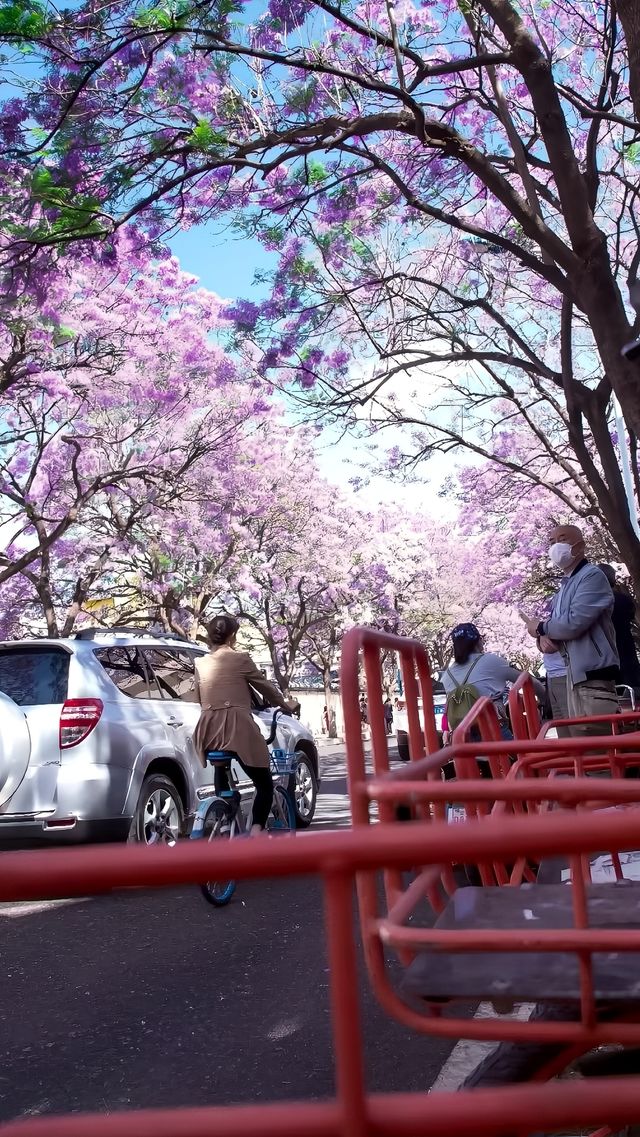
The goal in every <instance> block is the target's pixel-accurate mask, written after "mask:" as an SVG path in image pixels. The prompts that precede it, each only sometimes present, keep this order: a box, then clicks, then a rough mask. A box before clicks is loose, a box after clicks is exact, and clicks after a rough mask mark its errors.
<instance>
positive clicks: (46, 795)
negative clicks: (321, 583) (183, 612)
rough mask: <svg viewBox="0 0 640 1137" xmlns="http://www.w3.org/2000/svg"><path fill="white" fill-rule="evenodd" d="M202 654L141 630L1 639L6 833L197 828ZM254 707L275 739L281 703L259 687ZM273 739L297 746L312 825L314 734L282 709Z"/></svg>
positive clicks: (202, 773) (299, 798) (301, 810)
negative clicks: (197, 680) (275, 705)
mask: <svg viewBox="0 0 640 1137" xmlns="http://www.w3.org/2000/svg"><path fill="white" fill-rule="evenodd" d="M203 653H204V649H203V648H200V647H198V646H197V645H195V644H190V643H187V642H185V641H184V640H178V639H177V638H172V637H165V636H156V635H153V634H152V633H149V632H144V631H140V632H136V631H134V630H131V629H122V630H115V629H109V630H108V631H102V630H97V629H86V630H83V631H81V632H78V633H77V634H76V635H75V637H73V638H71V639H47V640H45V639H41V640H19V641H11V642H5V643H0V843H7V842H20V843H23V842H26V843H31V842H33V841H42V840H48V841H52V842H53V841H61V840H65V841H72V842H77V841H88V840H97V841H111V840H127V839H129V840H137V841H143V842H146V843H148V844H155V843H157V842H158V841H165V842H169V843H172V842H173V841H175V840H176V838H177V837H178V836H180V835H181V834H183V833H186V832H188V831H189V828H190V824H191V820H192V818H193V816H194V813H195V810H196V807H197V803H198V800H199V798H200V797H201V796H203V795H204V794H206V793H207V792H209V793H210V792H211V790H210V786H211V782H212V780H213V778H212V773H211V771H210V770H204V769H203V767H202V765H201V763H200V762H199V760H198V758H197V755H196V753H195V749H194V746H193V741H192V738H193V732H194V729H195V725H196V723H197V721H198V717H199V714H200V707H199V704H198V703H197V702H196V701H195V690H194V661H195V659H196V657H197V656H198V655H199V654H203ZM254 716H255V718H256V721H257V723H258V725H259V726H260V729H261V731H262V733H263V734H264V736H265V737H268V736H269V733H270V730H271V726H272V720H273V712H272V711H270V710H269V708H268V707H266V706H265V705H264V703H262V702H261V701H260V698H259V696H258V695H257V694H256V695H255V700H254ZM273 746H274V747H278V748H279V749H282V750H286V751H290V752H295V753H296V755H297V758H298V766H297V773H296V774H295V775H292V777H291V784H290V787H289V788H290V789H291V790H292V792H293V795H294V798H295V803H296V815H297V822H298V825H299V826H300V827H306V826H307V825H309V824H310V823H311V821H312V819H313V815H314V812H315V805H316V794H317V790H318V786H319V782H320V770H319V766H318V752H317V749H316V746H315V743H314V740H313V736H312V735H311V733H310V732H309V731H308V730H307V729H306V727H304V726H302V725H301V723H299V722H298V720H297V719H295V718H293V717H290V716H288V715H280V716H279V717H278V719H277V733H276V738H275V741H274V743H273ZM235 773H236V776H237V778H238V781H239V783H240V787H239V788H240V790H241V791H246V792H248V791H249V790H250V789H251V784H250V782H248V780H247V778H246V775H245V774H244V773H243V771H242V769H241V768H240V767H239V766H236V770H235ZM207 787H209V789H208V791H207Z"/></svg>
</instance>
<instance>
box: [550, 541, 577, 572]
mask: <svg viewBox="0 0 640 1137" xmlns="http://www.w3.org/2000/svg"><path fill="white" fill-rule="evenodd" d="M549 560H550V561H551V564H552V566H553V568H555V569H566V568H568V567H569V565H570V564H571V562H572V560H573V545H569V544H568V542H567V541H556V543H555V545H552V546H551V548H550V549H549Z"/></svg>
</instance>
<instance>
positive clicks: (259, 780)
mask: <svg viewBox="0 0 640 1137" xmlns="http://www.w3.org/2000/svg"><path fill="white" fill-rule="evenodd" d="M238 762H240V759H238ZM240 765H241V766H242V769H243V770H244V772H245V774H246V775H247V777H248V778H251V781H252V782H253V784H254V786H255V787H256V796H255V800H254V803H253V815H252V818H251V821H252V824H253V825H259V826H260V828H261V829H264V828H265V826H266V824H267V818H268V816H269V811H270V809H271V803H272V802H273V778H272V777H271V770H269V769H267V767H266V766H245V764H244V762H240ZM213 784H214V786H215V789H216V793H217V794H218V795H219V794H221V793H222V791H223V790H230V789H231V786H230V784H229V772H228V770H227V769H225V767H224V766H216V768H215V770H214V771H213Z"/></svg>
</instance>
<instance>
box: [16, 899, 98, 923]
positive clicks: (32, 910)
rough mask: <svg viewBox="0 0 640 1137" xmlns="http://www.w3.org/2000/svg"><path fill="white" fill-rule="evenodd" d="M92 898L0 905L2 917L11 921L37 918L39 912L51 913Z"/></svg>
mask: <svg viewBox="0 0 640 1137" xmlns="http://www.w3.org/2000/svg"><path fill="white" fill-rule="evenodd" d="M90 899H91V897H90V896H69V897H67V899H66V900H36V901H33V902H29V901H25V902H24V903H21V904H0V917H3V916H4V917H5V918H6V919H9V920H16V919H19V918H20V916H35V915H36V914H37V913H38V912H49V911H53V910H55V909H56V908H64V907H65V906H66V905H67V904H82V903H84V901H85V900H90Z"/></svg>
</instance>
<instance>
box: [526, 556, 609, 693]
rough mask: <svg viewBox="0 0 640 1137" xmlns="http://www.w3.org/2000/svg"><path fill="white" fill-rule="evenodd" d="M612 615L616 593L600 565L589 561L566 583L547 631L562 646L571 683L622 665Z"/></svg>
mask: <svg viewBox="0 0 640 1137" xmlns="http://www.w3.org/2000/svg"><path fill="white" fill-rule="evenodd" d="M612 612H613V591H612V588H611V585H610V584H609V581H608V580H607V578H606V576H605V575H604V573H603V572H602V569H599V568H598V567H597V565H591V564H589V562H588V561H585V563H584V564H583V565H582V566H581V567H579V568H578V571H577V572H573V573H572V574H571V576H566V577H565V578H564V580H563V581H562V584H561V585H560V590H559V592H557V593H556V595H555V596H554V599H553V607H552V609H551V616H550V618H549V619H548V620H545V621H544V624H543V629H544V634H545V635H547V636H550V637H551V639H552V640H555V642H556V643H557V644H559V645H560V651H561V653H562V656H563V658H564V660H565V663H566V664H567V670H568V673H569V677H570V681H571V683H584V682H585V680H586V679H587V678H588V675H587V673H588V672H591V671H599V670H601V668H603V667H617V666H618V665H619V662H620V661H619V659H618V651H617V648H616V637H615V632H614V630H613V623H612V620H611V613H612Z"/></svg>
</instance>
